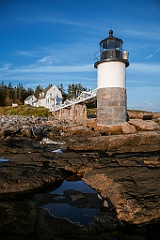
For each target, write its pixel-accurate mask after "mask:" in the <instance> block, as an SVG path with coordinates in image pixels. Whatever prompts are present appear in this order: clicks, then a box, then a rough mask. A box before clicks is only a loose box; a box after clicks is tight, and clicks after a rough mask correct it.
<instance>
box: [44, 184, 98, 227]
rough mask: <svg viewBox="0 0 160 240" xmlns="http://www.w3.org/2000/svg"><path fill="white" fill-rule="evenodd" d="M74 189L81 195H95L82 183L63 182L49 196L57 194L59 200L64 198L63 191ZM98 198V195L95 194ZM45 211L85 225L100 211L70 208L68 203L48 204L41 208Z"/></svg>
mask: <svg viewBox="0 0 160 240" xmlns="http://www.w3.org/2000/svg"><path fill="white" fill-rule="evenodd" d="M70 189H74V190H76V191H81V192H83V193H95V191H94V190H93V189H92V188H90V187H89V186H88V185H87V184H86V183H85V182H84V181H82V180H80V181H73V182H69V181H67V180H64V182H63V183H62V185H61V186H60V187H58V188H57V189H55V190H54V191H52V192H50V193H51V194H58V195H59V198H65V196H64V195H63V194H64V191H67V190H70ZM97 198H98V194H97ZM43 207H44V208H45V209H47V210H48V211H49V212H50V214H52V215H53V216H55V217H58V218H67V219H68V220H70V221H72V222H74V223H79V224H83V225H86V224H88V223H90V222H94V221H93V216H94V215H95V214H96V213H98V212H99V211H100V209H99V208H88V207H83V208H82V207H77V206H72V205H70V204H69V203H63V202H61V203H55V202H53V203H48V204H46V205H44V206H43Z"/></svg>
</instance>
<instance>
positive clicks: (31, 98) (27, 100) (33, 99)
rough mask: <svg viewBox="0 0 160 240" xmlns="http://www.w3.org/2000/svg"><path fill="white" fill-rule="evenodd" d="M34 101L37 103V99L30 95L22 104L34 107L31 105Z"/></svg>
mask: <svg viewBox="0 0 160 240" xmlns="http://www.w3.org/2000/svg"><path fill="white" fill-rule="evenodd" d="M35 101H37V98H36V97H35V96H34V95H30V96H28V97H27V98H26V99H25V100H24V104H29V105H31V106H34V105H33V103H34V102H35Z"/></svg>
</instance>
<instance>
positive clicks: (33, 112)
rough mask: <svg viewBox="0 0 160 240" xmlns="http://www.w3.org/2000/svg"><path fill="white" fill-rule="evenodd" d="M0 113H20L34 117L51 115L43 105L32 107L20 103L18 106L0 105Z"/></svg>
mask: <svg viewBox="0 0 160 240" xmlns="http://www.w3.org/2000/svg"><path fill="white" fill-rule="evenodd" d="M0 115H20V116H34V117H48V116H50V115H52V113H51V112H49V110H48V109H46V108H44V107H32V106H29V105H21V106H18V107H10V106H9V107H0Z"/></svg>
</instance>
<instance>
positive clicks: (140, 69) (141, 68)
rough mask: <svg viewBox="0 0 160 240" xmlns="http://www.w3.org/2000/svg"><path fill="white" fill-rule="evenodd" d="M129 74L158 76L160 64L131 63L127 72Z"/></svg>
mask: <svg viewBox="0 0 160 240" xmlns="http://www.w3.org/2000/svg"><path fill="white" fill-rule="evenodd" d="M127 71H128V72H130V73H132V72H133V73H134V74H135V73H136V74H137V73H144V74H146V73H147V74H160V64H154V63H152V64H151V63H131V64H130V66H129V68H128V70H127Z"/></svg>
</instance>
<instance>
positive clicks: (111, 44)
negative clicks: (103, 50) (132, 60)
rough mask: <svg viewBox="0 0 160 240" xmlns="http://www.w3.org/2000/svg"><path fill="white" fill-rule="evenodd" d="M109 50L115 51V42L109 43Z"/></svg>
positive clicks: (110, 41)
mask: <svg viewBox="0 0 160 240" xmlns="http://www.w3.org/2000/svg"><path fill="white" fill-rule="evenodd" d="M107 49H115V40H109V41H108V42H107Z"/></svg>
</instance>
